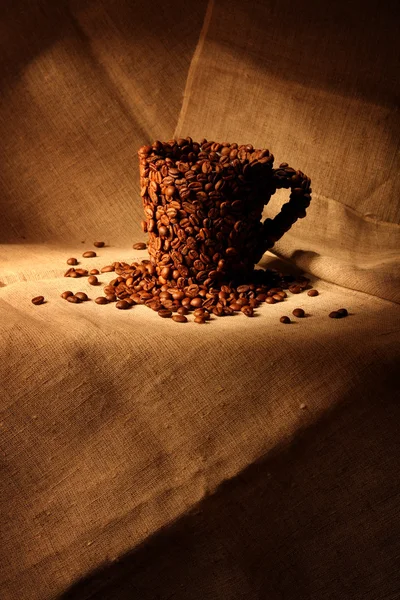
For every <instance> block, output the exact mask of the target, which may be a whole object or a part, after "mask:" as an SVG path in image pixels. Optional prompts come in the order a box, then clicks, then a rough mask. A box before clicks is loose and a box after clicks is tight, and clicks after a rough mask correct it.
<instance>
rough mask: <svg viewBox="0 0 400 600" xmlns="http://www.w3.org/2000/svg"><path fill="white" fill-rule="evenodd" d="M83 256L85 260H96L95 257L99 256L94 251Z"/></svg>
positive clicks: (89, 251)
mask: <svg viewBox="0 0 400 600" xmlns="http://www.w3.org/2000/svg"><path fill="white" fill-rule="evenodd" d="M82 256H83V258H94V257H95V256H97V254H96V252H95V251H94V250H88V251H87V252H84V253H83V254H82Z"/></svg>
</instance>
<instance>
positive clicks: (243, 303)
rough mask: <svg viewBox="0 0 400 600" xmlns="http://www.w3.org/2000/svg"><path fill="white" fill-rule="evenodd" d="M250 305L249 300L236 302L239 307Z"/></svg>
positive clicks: (244, 299) (239, 299) (241, 299)
mask: <svg viewBox="0 0 400 600" xmlns="http://www.w3.org/2000/svg"><path fill="white" fill-rule="evenodd" d="M248 303H249V301H248V299H247V298H238V299H237V300H236V304H239V306H246V305H247V304H248Z"/></svg>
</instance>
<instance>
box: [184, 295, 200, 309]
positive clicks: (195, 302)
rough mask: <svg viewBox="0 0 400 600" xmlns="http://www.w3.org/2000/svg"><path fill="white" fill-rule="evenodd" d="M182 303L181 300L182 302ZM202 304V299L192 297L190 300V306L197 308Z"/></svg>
mask: <svg viewBox="0 0 400 600" xmlns="http://www.w3.org/2000/svg"><path fill="white" fill-rule="evenodd" d="M182 304H183V302H182ZM202 304H203V300H202V299H201V298H198V297H196V298H192V300H191V301H190V306H193V307H194V308H199V307H201V306H202Z"/></svg>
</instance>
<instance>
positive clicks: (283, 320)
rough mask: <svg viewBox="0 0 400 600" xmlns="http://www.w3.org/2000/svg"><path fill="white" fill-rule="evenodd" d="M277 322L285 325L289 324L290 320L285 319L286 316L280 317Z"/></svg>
mask: <svg viewBox="0 0 400 600" xmlns="http://www.w3.org/2000/svg"><path fill="white" fill-rule="evenodd" d="M279 320H280V322H281V323H285V324H288V323H291V320H290V319H289V317H286V316H284V317H281V318H280V319H279Z"/></svg>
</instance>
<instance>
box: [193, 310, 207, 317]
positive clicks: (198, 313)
mask: <svg viewBox="0 0 400 600" xmlns="http://www.w3.org/2000/svg"><path fill="white" fill-rule="evenodd" d="M205 312H206V311H205V310H204V308H196V310H194V311H193V315H194V316H195V317H204V315H205Z"/></svg>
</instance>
